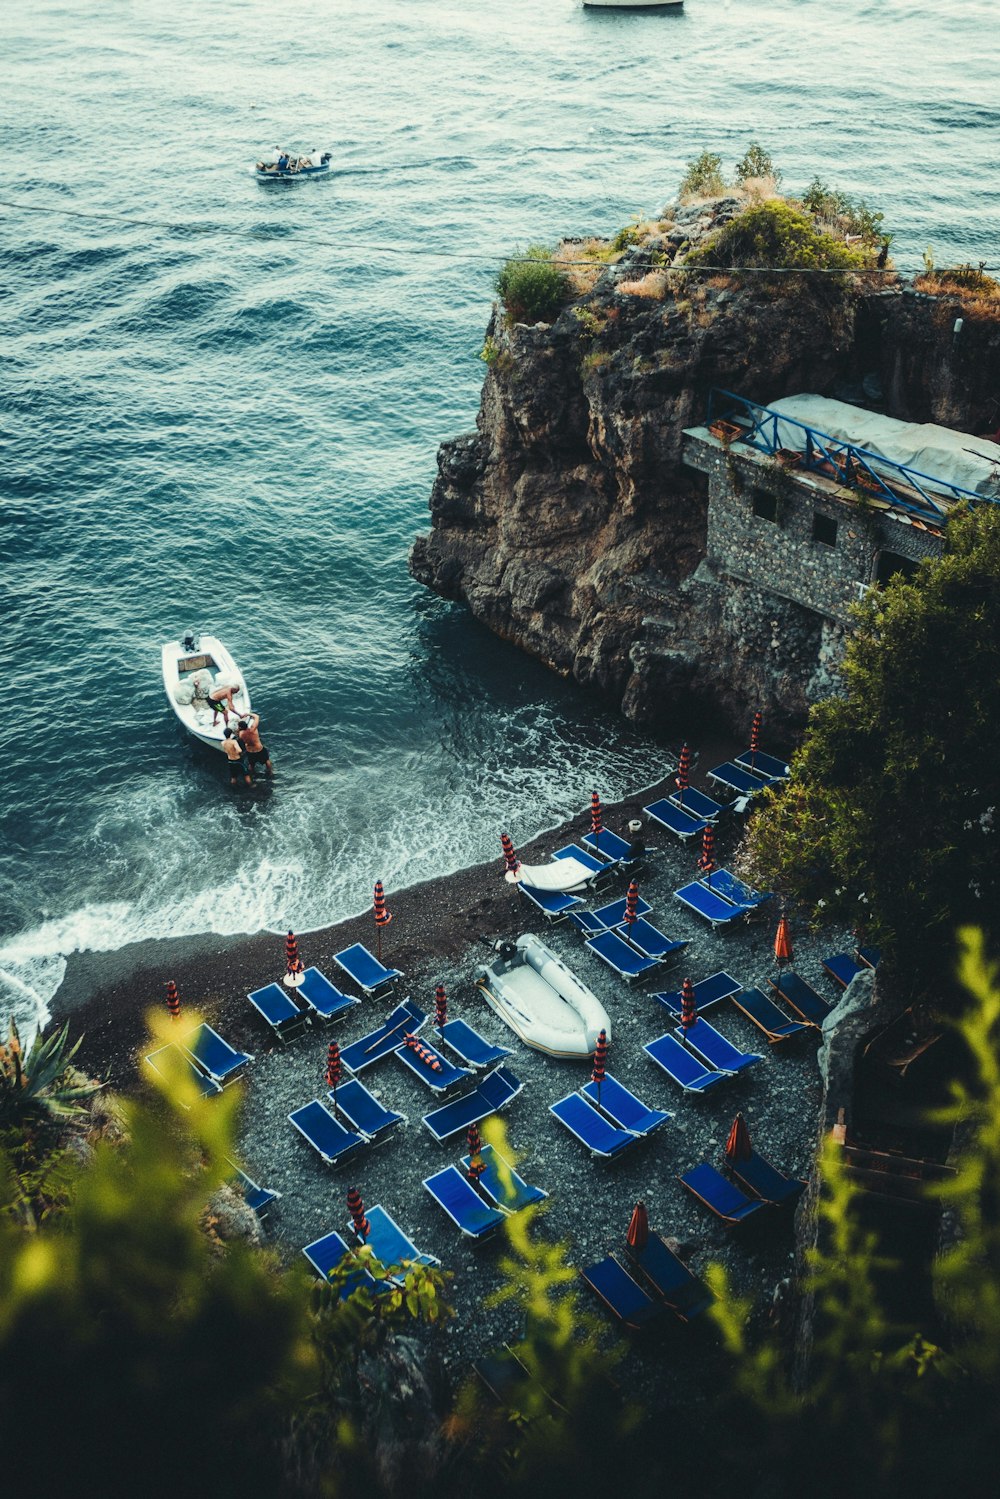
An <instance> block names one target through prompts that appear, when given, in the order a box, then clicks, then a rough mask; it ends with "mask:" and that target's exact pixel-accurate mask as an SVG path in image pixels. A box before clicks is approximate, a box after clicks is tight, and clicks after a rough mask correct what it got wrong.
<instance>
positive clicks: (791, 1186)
mask: <svg viewBox="0 0 1000 1499" xmlns="http://www.w3.org/2000/svg"><path fill="white" fill-rule="evenodd" d="M726 1166H727V1169H728V1170H729V1173H730V1175H731V1176H735V1177H736V1180H737V1181H738V1182H741V1183H742V1184H743V1186H744V1187H746V1189H747V1190H748V1191H749V1192H753V1193H754V1194H755V1195H756V1196H757V1197H759V1198H760V1200H761V1201H762V1202H768V1203H770V1204H771V1206H772V1207H781V1205H782V1204H783V1203H786V1202H795V1201H796V1199H797V1198H799V1197H801V1196H802V1193H803V1192H804V1191H805V1189H806V1184H805V1182H804V1181H801V1180H800V1179H799V1178H798V1177H797V1176H787V1175H786V1174H785V1172H784V1171H779V1170H778V1168H777V1166H772V1165H771V1162H770V1161H769V1160H768V1159H767V1157H766V1156H762V1155H761V1154H760V1153H759V1151H756V1150H752V1151H751V1152H750V1156H749V1158H748V1159H747V1160H745V1161H728V1160H727V1162H726Z"/></svg>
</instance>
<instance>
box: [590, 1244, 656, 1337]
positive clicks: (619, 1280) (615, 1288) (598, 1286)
mask: <svg viewBox="0 0 1000 1499" xmlns="http://www.w3.org/2000/svg"><path fill="white" fill-rule="evenodd" d="M579 1274H580V1278H581V1280H582V1281H583V1282H584V1283H585V1284H586V1285H588V1286H589V1287H590V1289H591V1290H592V1291H593V1292H594V1295H595V1296H597V1297H598V1299H599V1300H601V1301H603V1302H604V1305H605V1306H606V1307H607V1309H608V1311H609V1312H611V1313H612V1315H613V1316H615V1317H616V1318H617V1319H618V1321H619V1322H620V1323H621V1324H622V1326H623V1327H628V1328H630V1329H631V1330H632V1332H640V1331H641V1330H642V1328H644V1327H645V1326H646V1325H647V1324H648V1323H650V1322H655V1321H656V1320H657V1319H658V1318H659V1317H662V1316H663V1306H662V1304H661V1303H659V1302H656V1301H653V1299H652V1298H651V1297H650V1296H649V1295H647V1293H646V1292H645V1291H644V1290H643V1288H642V1286H640V1284H639V1282H638V1281H637V1280H633V1278H632V1276H631V1275H630V1274H629V1273H628V1271H627V1270H626V1269H625V1266H624V1265H622V1264H621V1263H620V1262H619V1261H618V1260H616V1259H615V1257H614V1255H611V1254H609V1255H607V1256H606V1257H605V1258H604V1259H603V1260H599V1261H598V1262H597V1264H596V1265H588V1266H587V1268H586V1270H581V1271H580V1272H579Z"/></svg>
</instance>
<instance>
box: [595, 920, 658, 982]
mask: <svg viewBox="0 0 1000 1499" xmlns="http://www.w3.org/2000/svg"><path fill="white" fill-rule="evenodd" d="M583 945H584V947H585V948H586V949H587V951H588V952H592V953H593V954H594V956H595V957H596V958H600V959H601V961H602V962H604V963H607V965H608V967H609V968H613V969H614V971H615V973H617V974H618V975H619V977H621V978H623V979H624V980H625V982H626V983H628V984H632V983H636V982H640V981H642V980H644V979H649V978H652V977H653V975H654V974H658V973H661V972H662V970H663V961H662V959H660V958H647V957H646V955H645V954H644V953H641V952H637V951H636V949H635V948H634V947H630V946H629V944H628V943H627V942H626V941H625V938H624V937H622V936H619V934H618V932H616V931H608V932H597V933H596V934H595V935H594V936H593V937H588V939H587V941H586V942H585V943H584V944H583Z"/></svg>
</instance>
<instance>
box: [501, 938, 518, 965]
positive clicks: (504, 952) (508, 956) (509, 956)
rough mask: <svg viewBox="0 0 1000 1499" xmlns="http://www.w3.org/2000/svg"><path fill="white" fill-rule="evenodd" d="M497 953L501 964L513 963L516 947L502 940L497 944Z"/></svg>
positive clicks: (514, 944) (512, 943)
mask: <svg viewBox="0 0 1000 1499" xmlns="http://www.w3.org/2000/svg"><path fill="white" fill-rule="evenodd" d="M497 952H498V953H499V954H500V961H501V963H513V961H514V959H515V958H516V957H517V945H516V943H514V942H507V941H505V940H504V939H503V938H501V940H500V941H499V942H498V943H497Z"/></svg>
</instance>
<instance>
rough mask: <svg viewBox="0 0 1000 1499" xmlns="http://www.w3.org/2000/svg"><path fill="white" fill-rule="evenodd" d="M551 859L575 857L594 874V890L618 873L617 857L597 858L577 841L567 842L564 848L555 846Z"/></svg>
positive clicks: (618, 861)
mask: <svg viewBox="0 0 1000 1499" xmlns="http://www.w3.org/2000/svg"><path fill="white" fill-rule="evenodd" d="M552 857H553V859H576V860H578V861H579V863H581V864H585V865H586V866H587V868H588V869H589V870H590V872H591V874H592V875H593V876H594V878H593V881H592V884H593V888H594V889H595V890H596V889H597V888H598V887H599V886H600V885H603V884H605V883H606V882H607V881H608V880H610V879H612V878H613V876H614V875H616V874H617V873H618V865H619V863H620V860H618V859H611V860H607V859H598V858H596V857H595V856H594V855H593V854H592V853H591V852H590V850H589V849H587V848H582V847H581V846H580V844H579V843H567V844H566V846H565V848H557V849H556V851H555V853H554V854H553V855H552Z"/></svg>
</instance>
